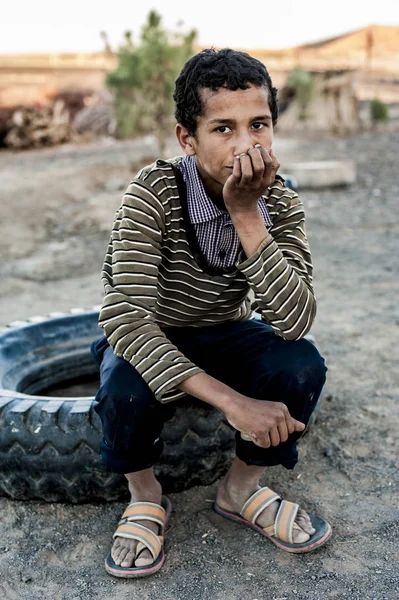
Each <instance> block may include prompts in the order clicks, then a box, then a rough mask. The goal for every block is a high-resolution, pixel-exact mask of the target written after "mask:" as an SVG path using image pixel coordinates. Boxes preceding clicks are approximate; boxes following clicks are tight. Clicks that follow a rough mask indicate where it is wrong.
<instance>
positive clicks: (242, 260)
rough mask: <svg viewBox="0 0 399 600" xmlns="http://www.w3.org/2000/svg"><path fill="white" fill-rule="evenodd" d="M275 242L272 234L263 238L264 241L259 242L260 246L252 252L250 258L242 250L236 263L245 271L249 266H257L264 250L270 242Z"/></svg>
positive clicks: (238, 267)
mask: <svg viewBox="0 0 399 600" xmlns="http://www.w3.org/2000/svg"><path fill="white" fill-rule="evenodd" d="M273 242H274V240H273V238H272V237H271V236H267V237H266V238H265V239H264V240H263V242H261V243H260V244H259V246H258V248H257V250H256V251H255V252H254V254H252V256H250V257H249V258H246V255H245V252H244V250H241V251H240V253H239V255H238V258H237V261H236V264H235V266H236V267H237V269H239V270H240V271H244V270H245V269H247V268H248V267H252V266H255V265H256V263H257V262H258V260H259V259H260V257H261V254H262V252H263V250H264V249H265V248H267V247H268V246H269V244H272V243H273Z"/></svg>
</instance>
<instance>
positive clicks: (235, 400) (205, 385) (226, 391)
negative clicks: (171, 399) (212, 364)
mask: <svg viewBox="0 0 399 600" xmlns="http://www.w3.org/2000/svg"><path fill="white" fill-rule="evenodd" d="M178 388H179V389H180V390H182V391H183V392H185V393H186V394H190V395H191V396H194V397H195V398H198V400H202V401H203V402H207V403H208V404H211V405H212V406H214V407H215V408H218V409H219V410H221V411H222V412H223V413H224V414H227V412H228V410H229V408H232V406H233V405H237V404H239V403H240V402H241V401H242V395H241V394H239V393H238V392H236V391H235V390H233V389H232V388H231V387H229V386H228V385H225V384H224V383H222V382H221V381H218V380H217V379H215V378H214V377H211V376H210V375H207V374H206V373H197V374H196V375H193V376H192V377H189V378H187V379H185V380H184V381H183V382H182V383H180V384H179V385H178Z"/></svg>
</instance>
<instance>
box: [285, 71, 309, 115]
mask: <svg viewBox="0 0 399 600" xmlns="http://www.w3.org/2000/svg"><path fill="white" fill-rule="evenodd" d="M287 85H288V86H289V87H291V88H293V89H294V90H295V97H296V99H297V100H298V104H299V107H300V114H299V118H300V119H302V120H304V119H306V118H307V116H308V109H309V106H310V103H311V101H312V99H313V96H314V90H315V79H314V76H313V75H312V73H309V71H305V69H299V68H296V69H293V70H292V71H291V72H290V74H289V75H288V81H287Z"/></svg>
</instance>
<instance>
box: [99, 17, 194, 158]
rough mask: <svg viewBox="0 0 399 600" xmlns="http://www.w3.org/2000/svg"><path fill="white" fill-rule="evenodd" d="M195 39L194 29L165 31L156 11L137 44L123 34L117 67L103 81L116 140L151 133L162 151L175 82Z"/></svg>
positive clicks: (166, 134)
mask: <svg viewBox="0 0 399 600" xmlns="http://www.w3.org/2000/svg"><path fill="white" fill-rule="evenodd" d="M105 37H106V35H105ZM195 38H196V31H195V30H193V31H190V32H189V33H187V34H182V33H180V32H178V33H169V32H167V31H166V30H165V29H163V27H162V22H161V16H160V15H158V14H157V13H156V12H155V11H151V12H150V13H149V15H148V17H147V22H146V24H145V25H144V27H143V30H142V33H141V36H140V40H139V44H138V45H135V44H134V43H133V41H132V38H131V33H130V32H129V31H127V32H126V33H125V43H124V44H123V45H122V46H121V47H120V48H119V51H118V59H119V64H118V67H117V69H116V70H115V71H113V72H112V73H109V74H108V75H107V79H106V82H107V86H108V87H109V88H110V89H111V91H112V92H113V95H114V99H115V117H116V123H117V129H116V132H117V136H118V137H122V138H125V137H131V136H133V135H139V134H143V133H148V132H153V133H154V134H155V135H156V137H157V139H158V142H159V144H160V148H161V153H163V152H164V149H165V145H166V139H167V136H168V134H169V131H170V129H171V123H172V122H173V119H172V116H173V98H172V94H173V90H174V83H175V79H176V77H177V75H178V74H179V72H180V70H181V68H182V66H183V64H184V63H185V62H186V60H188V59H189V58H190V56H192V55H193V54H194V41H195Z"/></svg>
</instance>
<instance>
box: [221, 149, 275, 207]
mask: <svg viewBox="0 0 399 600" xmlns="http://www.w3.org/2000/svg"><path fill="white" fill-rule="evenodd" d="M279 167H280V163H279V162H278V160H277V158H276V157H275V155H274V153H273V150H272V149H270V150H269V151H268V150H266V148H265V147H264V146H261V145H260V144H257V145H256V146H254V147H253V148H250V149H249V150H248V152H246V153H242V154H240V155H239V156H236V157H235V158H234V165H233V172H232V174H231V175H230V177H229V178H228V179H227V181H226V183H225V184H224V187H223V199H224V203H225V206H226V208H227V210H228V211H229V213H230V214H231V213H248V212H254V211H256V210H257V208H258V200H259V198H260V197H261V196H262V195H263V194H264V193H265V192H266V190H267V188H268V187H269V186H270V185H272V183H273V182H274V180H275V177H276V173H277V170H278V168H279Z"/></svg>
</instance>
